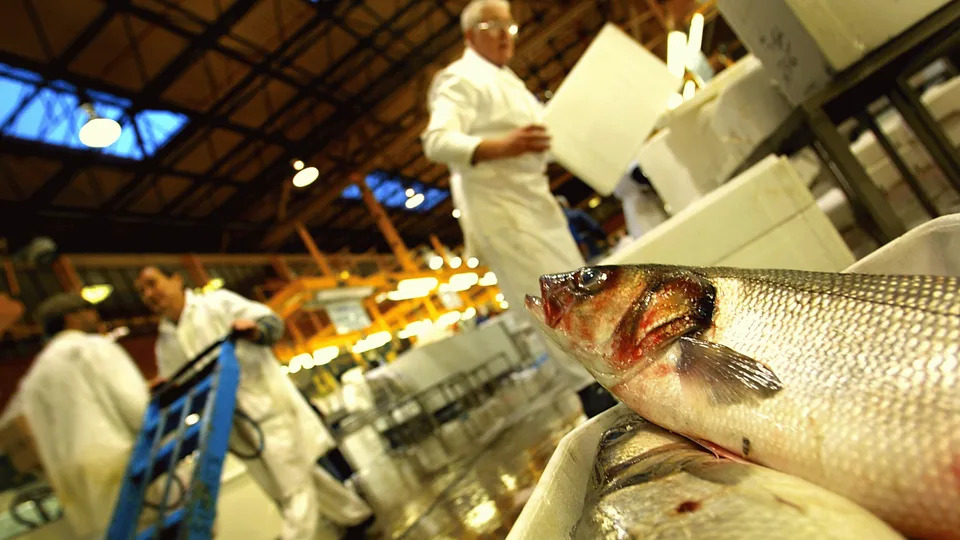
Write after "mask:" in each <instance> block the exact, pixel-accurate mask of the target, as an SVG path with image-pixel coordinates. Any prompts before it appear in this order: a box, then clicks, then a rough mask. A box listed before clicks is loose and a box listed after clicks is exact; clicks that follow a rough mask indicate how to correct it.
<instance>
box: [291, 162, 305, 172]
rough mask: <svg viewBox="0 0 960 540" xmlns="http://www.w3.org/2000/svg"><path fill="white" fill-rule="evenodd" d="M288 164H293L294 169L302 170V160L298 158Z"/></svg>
mask: <svg viewBox="0 0 960 540" xmlns="http://www.w3.org/2000/svg"><path fill="white" fill-rule="evenodd" d="M290 165H292V166H293V170H295V171H302V170H303V162H302V161H300V160H299V159H295V160H293V162H292V163H290Z"/></svg>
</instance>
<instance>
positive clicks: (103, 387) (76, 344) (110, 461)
mask: <svg viewBox="0 0 960 540" xmlns="http://www.w3.org/2000/svg"><path fill="white" fill-rule="evenodd" d="M37 320H38V321H39V322H40V325H41V326H42V327H43V332H44V336H45V337H46V338H47V339H48V340H49V342H48V343H47V345H46V347H44V349H43V351H41V352H40V354H39V355H38V356H37V358H36V360H34V362H33V364H32V365H31V366H30V370H29V371H28V372H27V374H26V375H25V376H24V378H23V380H22V381H21V382H20V390H19V393H18V396H19V402H20V406H21V407H22V412H23V414H24V415H25V416H26V418H27V422H28V423H29V425H30V428H31V430H32V431H33V436H34V439H35V441H36V444H37V449H38V451H39V454H40V460H41V462H42V463H43V467H44V472H45V474H46V476H47V478H48V479H49V480H50V484H51V485H52V487H53V490H54V492H55V493H56V494H57V497H58V498H59V500H60V504H61V505H62V506H63V510H64V517H65V518H66V520H67V522H68V524H69V525H70V528H71V529H72V531H73V534H74V536H75V537H76V538H103V535H104V534H105V533H106V530H107V528H108V526H109V524H110V518H111V516H112V515H113V507H114V505H115V504H116V499H117V495H118V493H119V492H120V486H121V484H122V482H123V475H124V473H125V471H126V467H127V462H128V461H129V459H130V453H131V452H132V451H133V446H134V444H135V443H136V440H137V435H138V434H139V431H140V424H141V422H142V421H143V414H144V412H145V411H146V408H147V402H148V401H149V392H148V390H147V383H146V381H145V380H144V378H143V375H141V373H140V371H139V370H138V369H137V366H136V365H135V364H134V363H133V360H132V359H131V358H130V357H129V356H128V355H127V353H126V351H124V350H123V349H122V348H121V347H120V346H119V345H117V344H116V343H114V342H113V341H112V340H110V339H107V338H105V337H102V336H100V335H97V334H96V332H97V331H98V330H99V326H100V318H99V316H98V315H97V312H96V310H94V308H93V306H92V305H91V304H89V303H88V302H87V301H85V300H84V299H83V298H81V297H80V296H79V295H76V294H59V295H56V296H53V297H51V298H49V299H47V300H46V301H44V302H43V304H41V305H40V307H39V309H38V311H37Z"/></svg>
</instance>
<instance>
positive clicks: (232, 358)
mask: <svg viewBox="0 0 960 540" xmlns="http://www.w3.org/2000/svg"><path fill="white" fill-rule="evenodd" d="M217 347H220V352H219V354H218V355H216V357H213V358H210V357H209V355H210V353H211V352H213V351H214V350H215V349H216V348H217ZM238 382H239V367H238V365H237V358H236V351H235V348H234V343H233V342H232V341H230V340H229V339H223V340H221V341H218V342H216V343H214V344H212V345H211V346H209V347H208V348H207V349H205V350H204V351H203V352H201V353H200V354H199V355H197V357H196V358H194V359H193V360H192V361H190V362H188V363H187V364H186V365H185V366H184V367H182V368H181V369H180V370H179V371H178V372H177V373H176V374H174V375H173V377H171V378H170V381H169V382H167V383H166V384H164V386H163V387H161V388H160V389H159V390H158V391H157V392H156V393H155V394H154V397H153V399H152V400H151V401H150V404H149V406H148V407H147V412H146V414H145V416H144V422H143V427H142V428H141V430H140V435H139V436H138V438H137V443H136V445H135V446H134V451H133V454H132V455H131V458H130V462H129V463H128V465H127V471H126V475H125V477H124V481H123V486H122V488H121V490H120V496H119V497H118V499H117V505H116V507H115V508H114V511H113V518H112V520H111V523H110V528H109V529H108V530H107V536H106V538H107V539H108V540H133V539H137V540H147V539H154V538H163V539H166V538H178V539H191V540H193V539H208V538H210V537H211V530H212V528H213V521H214V517H215V516H216V510H217V506H216V505H217V496H218V495H219V490H220V475H221V471H222V469H223V460H224V457H225V455H226V453H227V450H228V440H229V437H230V430H231V427H232V425H233V413H234V407H235V402H236V391H237V383H238ZM195 451H196V459H195V461H194V469H193V474H192V476H191V478H190V481H189V486H187V487H185V486H183V483H182V482H180V481H179V479H175V471H176V469H177V464H178V463H180V462H181V461H182V460H183V459H184V458H186V457H187V456H190V455H191V454H193V453H194V452H195ZM164 474H166V480H165V481H164V482H163V497H162V499H161V501H160V503H159V504H157V505H153V504H150V503H149V502H147V503H145V501H144V497H145V495H146V493H147V488H148V487H150V486H151V484H153V483H154V481H155V480H156V479H157V478H159V477H160V476H161V475H164ZM174 483H178V484H179V491H180V492H181V496H179V497H176V500H175V501H173V503H172V504H171V502H170V501H169V499H170V498H171V493H172V489H171V488H172V486H173V484H174ZM152 491H153V489H151V492H152ZM148 509H153V510H155V511H156V513H157V517H156V519H155V520H152V523H150V524H149V525H148V526H147V527H146V528H145V529H144V530H142V531H140V532H139V533H138V531H137V529H138V527H140V526H142V525H144V523H143V519H142V515H143V514H144V512H145V510H148Z"/></svg>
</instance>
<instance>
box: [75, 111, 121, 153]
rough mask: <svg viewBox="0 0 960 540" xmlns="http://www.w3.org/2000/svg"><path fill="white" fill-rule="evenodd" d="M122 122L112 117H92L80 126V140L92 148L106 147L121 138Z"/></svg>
mask: <svg viewBox="0 0 960 540" xmlns="http://www.w3.org/2000/svg"><path fill="white" fill-rule="evenodd" d="M121 131H122V130H121V129H120V124H118V123H117V121H116V120H111V119H110V118H91V119H90V120H89V121H87V123H86V124H84V125H83V127H81V128H80V133H79V137H80V142H82V143H83V144H85V145H87V146H89V147H90V148H106V147H107V146H110V145H111V144H113V143H115V142H117V139H119V138H120V132H121Z"/></svg>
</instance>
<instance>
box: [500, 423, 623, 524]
mask: <svg viewBox="0 0 960 540" xmlns="http://www.w3.org/2000/svg"><path fill="white" fill-rule="evenodd" d="M628 414H633V413H632V412H631V411H630V409H628V408H627V407H625V406H623V405H619V406H617V407H614V408H613V409H610V410H608V411H606V412H604V413H603V414H601V415H599V416H597V417H595V418H592V419H591V420H590V421H589V422H587V423H585V424H582V425H580V426H579V427H577V429H575V430H573V431H571V432H570V433H568V434H567V435H566V436H565V437H564V438H563V440H561V441H560V444H559V445H558V446H557V449H556V450H554V452H553V455H552V456H551V457H550V462H549V463H547V468H546V469H545V470H544V471H543V475H541V476H540V481H539V482H537V486H536V487H535V488H534V490H533V493H532V494H531V495H530V499H528V500H527V504H525V505H524V507H523V511H522V512H521V513H520V516H519V517H518V518H517V521H516V522H515V523H514V524H513V528H512V529H510V534H508V535H507V540H540V539H543V538H570V535H571V532H573V531H574V530H575V529H576V526H577V524H578V523H579V522H580V516H581V515H583V504H584V499H585V497H586V493H587V486H588V485H589V484H590V476H591V475H592V474H593V462H594V460H595V459H596V456H597V446H598V445H599V444H600V437H602V436H603V433H604V432H605V431H606V430H607V429H609V428H610V427H611V426H613V425H614V424H615V423H616V422H617V421H618V420H619V419H620V418H622V417H623V416H625V415H628Z"/></svg>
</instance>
